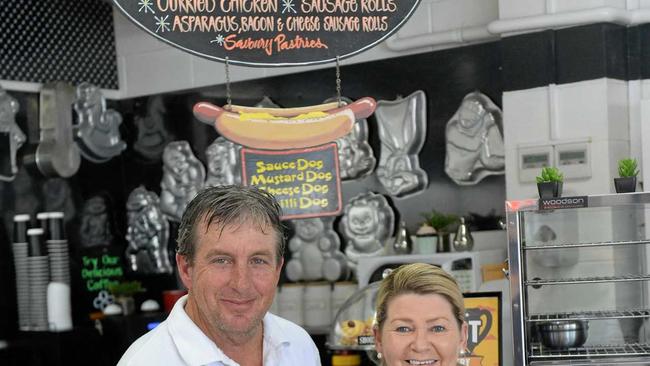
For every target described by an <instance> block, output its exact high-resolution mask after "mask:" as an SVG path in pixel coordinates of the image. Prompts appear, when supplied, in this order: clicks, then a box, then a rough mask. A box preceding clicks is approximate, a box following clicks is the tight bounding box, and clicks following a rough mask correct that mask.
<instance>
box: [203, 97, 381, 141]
mask: <svg viewBox="0 0 650 366" xmlns="http://www.w3.org/2000/svg"><path fill="white" fill-rule="evenodd" d="M375 108H376V102H375V100H374V99H372V98H370V97H365V98H361V99H359V100H357V101H355V102H353V103H350V104H348V105H345V106H342V107H339V106H338V104H337V103H326V104H319V105H314V106H308V107H298V108H256V107H244V106H237V105H230V106H226V107H225V108H220V107H218V106H216V105H214V104H211V103H207V102H200V103H197V104H195V105H194V109H193V112H194V116H195V117H196V118H197V119H198V120H199V121H201V122H203V123H207V124H213V123H214V126H215V128H216V130H217V132H219V134H220V135H222V136H223V137H225V138H227V139H229V140H231V141H233V142H236V143H238V144H241V145H244V146H247V147H252V148H257V149H268V150H285V149H296V148H304V147H311V146H317V145H322V144H325V143H327V142H331V141H334V140H336V139H337V138H339V137H342V136H345V135H346V134H347V133H349V132H350V130H351V129H352V127H353V126H354V122H355V121H356V120H357V119H361V118H367V117H368V116H370V115H371V114H372V113H373V112H374V111H375Z"/></svg>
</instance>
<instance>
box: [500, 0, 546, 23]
mask: <svg viewBox="0 0 650 366" xmlns="http://www.w3.org/2000/svg"><path fill="white" fill-rule="evenodd" d="M545 13H546V1H545V0H499V19H512V18H520V17H526V16H533V15H542V14H545Z"/></svg>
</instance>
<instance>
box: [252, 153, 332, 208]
mask: <svg viewBox="0 0 650 366" xmlns="http://www.w3.org/2000/svg"><path fill="white" fill-rule="evenodd" d="M241 156H242V159H241V161H242V183H243V184H244V185H252V186H256V187H258V188H259V189H261V190H264V191H267V192H269V193H272V194H273V195H274V196H275V198H276V200H277V201H278V203H279V204H280V206H281V207H282V213H283V215H282V219H283V220H286V219H296V218H308V217H319V216H333V215H338V214H339V213H340V212H341V178H340V176H339V160H338V152H337V149H336V144H335V143H330V144H326V145H322V146H318V147H314V148H309V149H297V150H284V151H271V150H253V149H248V148H243V149H242V152H241Z"/></svg>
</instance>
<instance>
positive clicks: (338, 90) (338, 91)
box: [336, 56, 343, 107]
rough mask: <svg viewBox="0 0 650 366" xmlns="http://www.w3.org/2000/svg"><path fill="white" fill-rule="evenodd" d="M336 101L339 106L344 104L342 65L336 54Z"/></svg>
mask: <svg viewBox="0 0 650 366" xmlns="http://www.w3.org/2000/svg"><path fill="white" fill-rule="evenodd" d="M336 101H337V102H338V103H339V107H342V106H343V102H341V65H340V64H339V56H336Z"/></svg>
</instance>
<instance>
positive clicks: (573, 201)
mask: <svg viewBox="0 0 650 366" xmlns="http://www.w3.org/2000/svg"><path fill="white" fill-rule="evenodd" d="M588 205H589V199H588V197H587V196H579V197H562V198H544V199H540V204H539V208H540V209H541V210H548V209H560V208H581V207H587V206H588Z"/></svg>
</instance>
